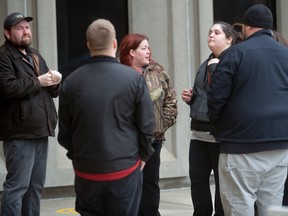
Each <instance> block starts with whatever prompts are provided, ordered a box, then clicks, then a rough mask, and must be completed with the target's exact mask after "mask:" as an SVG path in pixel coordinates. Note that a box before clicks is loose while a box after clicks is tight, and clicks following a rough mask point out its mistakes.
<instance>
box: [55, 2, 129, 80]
mask: <svg viewBox="0 0 288 216" xmlns="http://www.w3.org/2000/svg"><path fill="white" fill-rule="evenodd" d="M56 11H57V40H58V68H59V71H60V72H61V73H62V74H63V78H65V77H66V76H67V75H69V74H70V73H71V72H72V71H73V70H75V69H76V68H77V67H79V66H80V65H82V64H83V63H84V62H85V61H86V60H87V59H88V58H89V52H88V49H87V46H86V30H87V28H88V26H89V25H90V23H92V22H93V21H94V20H95V19H98V18H104V19H108V20H110V21H111V22H112V23H113V25H114V26H115V29H116V35H117V40H118V43H119V42H120V40H121V39H122V37H123V36H124V35H125V34H127V33H128V9H127V0H117V1H115V0H105V1H104V0H84V1H79V0H56Z"/></svg>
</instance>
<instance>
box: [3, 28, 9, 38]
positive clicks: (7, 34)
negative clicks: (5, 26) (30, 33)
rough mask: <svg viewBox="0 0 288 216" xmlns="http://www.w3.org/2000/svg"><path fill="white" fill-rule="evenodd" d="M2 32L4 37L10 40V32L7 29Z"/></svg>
mask: <svg viewBox="0 0 288 216" xmlns="http://www.w3.org/2000/svg"><path fill="white" fill-rule="evenodd" d="M3 33H4V35H5V37H6V38H7V39H9V40H10V32H9V31H8V30H4V32H3Z"/></svg>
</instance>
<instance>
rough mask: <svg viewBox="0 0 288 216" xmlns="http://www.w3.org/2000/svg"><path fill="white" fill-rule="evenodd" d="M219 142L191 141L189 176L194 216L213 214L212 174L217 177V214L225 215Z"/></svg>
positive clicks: (209, 215)
mask: <svg viewBox="0 0 288 216" xmlns="http://www.w3.org/2000/svg"><path fill="white" fill-rule="evenodd" d="M218 161H219V143H211V142H203V141H199V140H191V141H190V150H189V176H190V180H191V197H192V202H193V206H194V214H193V215H194V216H211V215H212V212H213V203H212V197H211V191H210V182H209V179H210V174H211V171H212V170H213V172H214V178H215V215H217V216H220V215H221V216H222V215H224V212H223V208H222V204H221V200H220V193H219V179H218Z"/></svg>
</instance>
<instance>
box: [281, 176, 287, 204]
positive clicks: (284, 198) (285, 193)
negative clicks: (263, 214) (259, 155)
mask: <svg viewBox="0 0 288 216" xmlns="http://www.w3.org/2000/svg"><path fill="white" fill-rule="evenodd" d="M282 204H283V206H288V177H287V179H286V182H285V186H284V196H283V203H282Z"/></svg>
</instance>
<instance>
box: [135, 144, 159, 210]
mask: <svg viewBox="0 0 288 216" xmlns="http://www.w3.org/2000/svg"><path fill="white" fill-rule="evenodd" d="M152 145H153V147H154V150H155V151H154V153H153V154H152V156H151V157H150V158H149V159H148V161H147V162H146V165H145V167H144V169H143V189H142V198H141V202H140V207H139V214H138V215H139V216H140V215H141V216H160V213H159V211H158V208H159V202H160V188H159V168H160V152H161V148H162V141H155V142H154V143H153V144H152Z"/></svg>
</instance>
